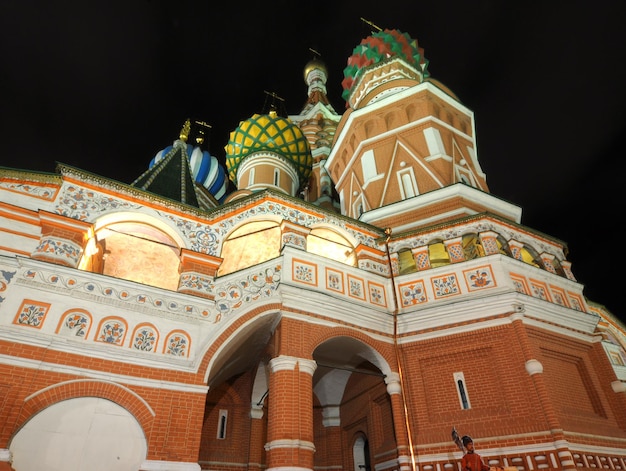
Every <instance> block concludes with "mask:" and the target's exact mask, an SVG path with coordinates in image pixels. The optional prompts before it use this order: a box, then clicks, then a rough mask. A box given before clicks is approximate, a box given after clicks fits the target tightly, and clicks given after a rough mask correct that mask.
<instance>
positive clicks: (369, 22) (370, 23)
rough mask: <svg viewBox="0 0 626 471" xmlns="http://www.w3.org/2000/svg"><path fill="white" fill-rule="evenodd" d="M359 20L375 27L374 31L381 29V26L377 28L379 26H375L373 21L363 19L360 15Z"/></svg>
mask: <svg viewBox="0 0 626 471" xmlns="http://www.w3.org/2000/svg"><path fill="white" fill-rule="evenodd" d="M361 21H362V22H363V23H367V24H368V25H370V26H371V27H372V28H375V29H376V31H382V28H379V27H378V26H376V25H375V24H374V23H372V22H371V21H369V20H366V19H365V18H363V17H361Z"/></svg>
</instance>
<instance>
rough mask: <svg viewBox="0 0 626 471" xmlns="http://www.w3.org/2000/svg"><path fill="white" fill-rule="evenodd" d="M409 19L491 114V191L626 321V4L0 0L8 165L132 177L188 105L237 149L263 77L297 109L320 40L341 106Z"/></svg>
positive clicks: (441, 70)
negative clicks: (362, 54) (237, 132)
mask: <svg viewBox="0 0 626 471" xmlns="http://www.w3.org/2000/svg"><path fill="white" fill-rule="evenodd" d="M361 17H363V18H366V19H367V20H369V21H371V22H373V23H374V24H376V25H377V26H379V27H381V28H389V29H399V30H401V31H403V32H406V33H408V34H409V35H410V36H411V37H413V38H416V39H417V40H418V42H419V45H420V46H421V47H423V48H424V50H425V56H426V58H427V59H428V60H429V62H430V65H429V70H430V73H431V76H432V77H433V78H436V79H438V80H439V81H441V82H442V83H444V84H445V85H447V86H448V87H450V88H451V89H452V90H453V91H454V92H455V93H456V94H457V95H458V97H459V98H460V100H461V101H462V102H463V103H464V104H465V105H466V106H467V107H468V108H470V109H472V110H473V111H474V113H475V120H476V131H477V143H478V159H479V161H480V163H481V165H482V168H483V171H484V172H485V173H486V175H487V182H488V184H489V187H490V191H491V193H492V194H494V195H496V196H499V197H501V198H502V199H504V200H507V201H510V202H512V203H515V204H517V205H519V206H521V207H522V208H523V213H522V223H523V224H524V225H526V226H529V227H532V228H534V229H537V230H539V231H541V232H544V233H545V234H548V235H550V236H553V237H556V238H558V239H560V240H562V241H564V242H566V243H567V244H568V246H569V251H570V254H569V257H568V258H569V260H570V261H571V262H572V264H573V265H572V270H573V272H574V275H575V276H576V277H577V279H578V281H580V282H582V283H583V284H585V286H586V288H585V294H586V295H587V296H588V297H589V298H590V299H591V300H593V301H596V302H598V303H600V304H604V305H605V306H606V307H607V308H608V309H609V310H611V311H612V312H613V313H614V314H615V315H617V316H619V317H620V318H622V319H624V317H625V316H626V309H624V307H623V304H622V301H621V291H622V290H624V289H626V288H625V287H624V286H623V283H624V281H625V278H626V277H625V276H624V272H623V270H624V265H625V264H624V261H623V260H624V255H623V254H624V242H623V240H622V235H621V234H622V232H621V230H619V229H621V225H620V227H618V224H619V218H621V217H622V216H623V215H624V211H625V209H626V204H625V203H626V197H625V196H624V192H623V185H624V184H623V183H622V180H624V176H626V165H625V162H624V159H625V152H624V150H623V149H624V148H623V144H622V142H623V137H624V136H625V135H626V132H625V131H626V111H625V110H626V27H625V26H624V24H625V22H626V2H623V1H621V0H620V1H617V0H616V1H595V2H589V1H585V2H583V1H570V2H566V1H562V2H560V1H549V2H547V1H536V2H533V1H530V2H520V4H519V6H518V5H517V4H513V3H512V2H506V1H495V0H494V1H469V0H458V1H456V0H455V1H445V0H442V1H430V2H419V1H404V2H399V1H390V0H385V1H382V0H379V1H368V0H364V1H359V2H352V1H350V2H349V1H340V2H321V3H320V2H309V3H306V2H296V1H291V2H284V1H274V2H266V3H265V5H264V4H262V3H261V2H255V3H253V4H247V3H238V2H217V3H216V2H209V1H206V0H205V1H199V0H193V1H192V0H190V1H185V0H180V1H176V2H174V1H153V0H126V1H124V2H120V1H108V2H90V1H82V2H64V1H59V2H50V1H38V0H35V1H28V0H3V1H2V2H0V54H1V55H0V57H1V60H2V68H1V69H0V93H1V95H0V96H1V102H0V137H1V138H2V149H1V150H0V166H4V167H13V168H21V169H29V170H38V171H44V172H53V171H54V168H55V165H56V162H62V163H65V164H68V165H73V166H76V167H79V168H82V169H84V170H87V171H90V172H93V173H95V174H98V175H102V176H105V177H108V178H114V179H117V180H119V181H121V182H124V183H130V182H132V181H133V180H134V179H135V178H136V177H137V176H139V175H140V174H141V173H142V172H143V171H145V169H146V168H147V166H148V163H149V161H150V159H151V158H152V157H153V156H154V154H155V153H157V152H158V151H159V150H161V149H162V148H164V147H166V146H167V145H169V144H171V143H172V142H173V141H174V139H176V137H177V136H178V131H179V130H180V127H181V125H182V123H183V122H184V120H185V119H186V118H187V117H191V118H196V119H203V120H205V121H207V122H208V123H210V124H211V125H212V130H211V135H210V143H209V149H210V152H211V153H212V154H213V155H215V156H216V157H218V158H220V159H222V158H223V156H224V146H225V145H226V143H227V142H228V137H229V133H230V132H231V131H233V130H234V129H235V128H236V127H237V125H238V124H239V121H241V120H244V119H246V118H248V117H250V116H251V115H252V114H254V113H258V112H262V111H263V106H264V104H265V97H266V95H265V93H264V91H271V92H274V93H277V94H278V95H280V96H281V97H283V98H284V99H285V105H286V109H287V111H288V112H289V113H290V114H297V113H299V112H300V110H301V109H302V106H303V104H304V101H305V99H306V92H307V89H306V85H305V83H304V79H303V68H304V66H305V64H306V62H307V61H308V60H309V59H311V58H312V55H311V52H310V51H309V48H313V49H315V50H317V51H319V52H320V53H321V57H322V60H324V62H325V63H326V64H327V67H328V70H329V80H328V84H327V86H328V95H329V98H330V100H331V102H332V104H333V106H334V107H335V109H336V110H337V111H338V112H342V111H343V109H344V103H343V100H342V99H341V92H342V89H341V80H342V78H343V69H344V67H345V66H346V61H347V59H348V57H349V56H350V55H351V54H352V50H353V48H354V47H355V46H356V45H357V44H359V42H360V41H361V39H363V38H365V37H366V36H368V35H369V34H370V33H371V30H372V28H371V27H370V26H368V25H367V24H366V23H364V22H363V21H361V20H360V18H361Z"/></svg>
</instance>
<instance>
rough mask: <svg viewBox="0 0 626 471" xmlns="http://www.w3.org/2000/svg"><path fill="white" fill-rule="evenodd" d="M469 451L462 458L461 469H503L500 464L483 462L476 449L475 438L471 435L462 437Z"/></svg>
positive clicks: (481, 470)
mask: <svg viewBox="0 0 626 471" xmlns="http://www.w3.org/2000/svg"><path fill="white" fill-rule="evenodd" d="M461 442H463V446H464V447H465V449H466V450H467V452H466V453H465V454H464V455H463V458H461V471H496V470H497V471H502V468H500V467H499V466H489V465H488V464H485V463H484V462H483V459H482V458H481V456H480V455H479V454H478V453H476V452H475V451H474V440H472V437H470V436H469V435H464V436H463V438H461Z"/></svg>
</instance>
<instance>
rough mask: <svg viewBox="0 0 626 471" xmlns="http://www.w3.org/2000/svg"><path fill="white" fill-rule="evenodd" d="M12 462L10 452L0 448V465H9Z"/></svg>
mask: <svg viewBox="0 0 626 471" xmlns="http://www.w3.org/2000/svg"><path fill="white" fill-rule="evenodd" d="M12 460H13V456H12V454H11V450H8V449H6V448H0V463H10V462H11V461H12Z"/></svg>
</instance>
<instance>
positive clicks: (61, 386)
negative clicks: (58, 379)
mask: <svg viewBox="0 0 626 471" xmlns="http://www.w3.org/2000/svg"><path fill="white" fill-rule="evenodd" d="M82 397H99V398H102V399H108V400H109V401H112V402H114V403H115V404H117V405H119V406H121V407H123V408H124V409H126V410H127V411H128V412H129V413H130V414H132V415H133V417H135V419H137V422H139V425H140V426H141V428H142V429H143V430H144V433H145V435H146V436H148V431H149V430H150V429H151V427H152V423H153V420H154V416H155V412H154V411H153V410H152V408H151V407H150V406H149V405H148V404H147V403H146V402H145V401H144V400H143V399H142V398H141V396H139V395H138V394H137V393H135V392H133V391H131V390H130V389H128V388H126V387H125V386H122V385H119V384H116V383H113V382H111V381H99V380H92V379H78V380H70V381H65V382H62V383H57V384H54V385H52V386H48V387H46V388H44V389H41V390H39V391H37V392H36V393H34V394H31V395H30V396H28V397H27V398H26V399H25V401H24V406H23V407H22V410H21V411H20V415H19V417H18V420H17V422H16V430H19V429H20V428H21V427H22V426H23V425H24V424H25V423H26V422H28V420H30V419H31V418H32V417H33V416H35V415H36V414H37V413H39V412H41V411H42V410H44V409H45V408H47V407H50V406H51V405H53V404H56V403H59V402H61V401H65V400H67V399H76V398H82Z"/></svg>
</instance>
